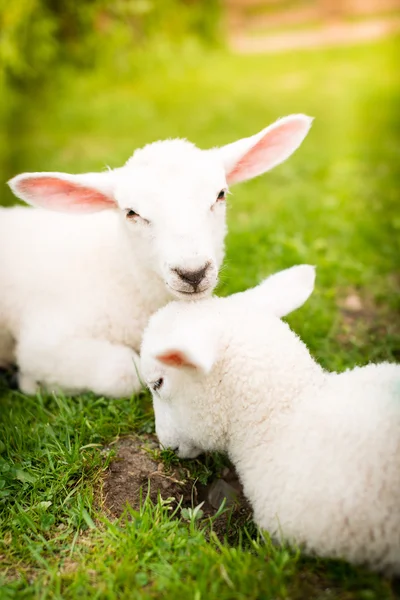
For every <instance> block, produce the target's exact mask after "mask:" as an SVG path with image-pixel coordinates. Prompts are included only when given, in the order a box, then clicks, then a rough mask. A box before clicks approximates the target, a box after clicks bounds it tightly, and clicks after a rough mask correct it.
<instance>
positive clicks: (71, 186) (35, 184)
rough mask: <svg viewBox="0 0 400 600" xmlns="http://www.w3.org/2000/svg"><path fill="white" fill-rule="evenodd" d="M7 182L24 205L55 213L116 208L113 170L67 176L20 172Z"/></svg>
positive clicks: (64, 174) (86, 211) (62, 174)
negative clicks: (31, 205)
mask: <svg viewBox="0 0 400 600" xmlns="http://www.w3.org/2000/svg"><path fill="white" fill-rule="evenodd" d="M8 185H9V186H10V188H11V189H12V191H13V192H14V194H15V195H16V196H18V198H21V200H24V201H25V202H27V203H28V204H33V205H34V206H39V207H41V208H46V209H48V210H54V211H58V212H72V213H91V212H96V211H99V210H105V209H108V208H116V207H117V203H116V201H115V199H114V196H113V194H114V181H113V171H105V172H103V173H85V174H83V175H69V174H67V173H22V175H17V176H16V177H14V178H13V179H10V181H9V182H8Z"/></svg>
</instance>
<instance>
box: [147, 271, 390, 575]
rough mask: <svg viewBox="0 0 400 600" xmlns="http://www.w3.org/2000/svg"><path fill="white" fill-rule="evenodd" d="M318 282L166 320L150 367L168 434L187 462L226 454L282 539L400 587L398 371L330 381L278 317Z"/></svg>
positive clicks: (307, 278)
mask: <svg viewBox="0 0 400 600" xmlns="http://www.w3.org/2000/svg"><path fill="white" fill-rule="evenodd" d="M313 282H314V270H313V268H312V267H308V266H301V267H294V268H292V269H288V270H286V271H282V272H281V273H278V274H276V275H275V276H272V277H270V278H269V279H267V280H266V281H265V282H264V283H263V284H261V285H260V286H258V287H257V288H254V289H253V290H248V291H247V292H243V293H241V294H236V295H234V296H231V297H230V298H212V299H209V300H204V301H202V302H196V303H193V304H190V305H189V304H185V305H183V304H182V303H179V302H173V303H171V304H170V305H168V306H167V307H165V308H163V309H161V310H160V311H159V312H158V313H156V314H155V315H154V316H153V317H152V318H151V319H150V323H149V325H148V328H147V330H146V331H145V334H144V338H143V344H142V354H141V361H142V365H141V366H142V374H143V377H144V379H145V381H146V382H147V384H148V386H149V387H150V388H151V389H152V390H153V392H152V393H153V400H154V409H155V416H156V431H157V434H158V437H159V440H160V443H161V444H162V445H163V446H168V447H172V448H174V449H175V450H177V452H178V454H179V456H181V457H194V456H197V455H198V454H199V453H200V452H202V451H211V450H217V451H222V452H226V453H228V455H229V456H230V458H231V460H232V462H233V463H234V465H235V467H236V469H237V472H238V474H239V477H240V479H241V481H242V483H243V486H244V492H245V494H246V496H247V498H248V499H249V500H250V502H251V504H252V507H253V510H254V518H255V521H256V522H257V524H258V525H259V526H260V527H261V528H263V529H266V530H268V531H269V532H270V533H271V534H272V535H273V536H274V537H276V538H278V539H281V540H282V539H285V540H287V541H289V542H290V543H292V544H295V545H298V546H301V547H304V549H305V550H306V551H307V552H311V553H317V554H319V555H321V556H326V557H341V558H345V559H347V560H349V561H351V562H354V563H356V564H361V563H362V564H367V565H369V566H370V567H371V568H374V569H377V570H383V571H386V572H388V573H395V574H400V365H394V364H388V363H382V364H380V365H375V364H370V365H368V366H366V367H361V368H355V369H353V370H349V371H346V372H345V373H342V374H336V373H328V372H326V371H324V370H323V369H322V368H321V367H320V366H319V365H318V364H317V363H316V362H315V361H314V360H313V359H312V358H311V356H310V353H309V351H308V350H307V348H306V346H305V345H304V343H303V342H302V341H301V340H300V339H299V338H298V337H297V336H296V335H295V334H294V333H293V332H292V331H291V330H290V328H289V327H288V325H287V324H286V323H284V322H282V321H281V320H280V318H279V317H281V316H283V315H284V314H287V313H288V312H290V311H291V310H293V309H294V308H296V307H298V306H299V305H300V304H301V303H302V302H304V301H305V300H306V298H307V296H308V295H309V294H310V293H311V291H312V288H313ZM160 380H162V382H161V383H160Z"/></svg>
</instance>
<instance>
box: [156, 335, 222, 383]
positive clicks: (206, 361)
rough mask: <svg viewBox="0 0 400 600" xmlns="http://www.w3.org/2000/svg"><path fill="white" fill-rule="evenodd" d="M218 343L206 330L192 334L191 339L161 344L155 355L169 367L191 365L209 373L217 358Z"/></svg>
mask: <svg viewBox="0 0 400 600" xmlns="http://www.w3.org/2000/svg"><path fill="white" fill-rule="evenodd" d="M216 350H217V349H216V344H215V340H213V338H212V336H211V335H207V332H206V331H202V332H198V333H197V334H194V335H191V337H190V339H187V338H186V339H182V340H180V341H178V340H173V341H171V342H169V343H165V344H164V345H162V346H160V347H159V348H158V349H157V350H156V351H155V352H154V353H153V356H154V358H156V359H157V360H159V361H160V362H161V363H163V364H164V365H168V366H169V367H176V368H181V367H191V368H194V369H199V370H200V371H202V372H203V373H205V374H207V373H209V372H210V371H211V369H212V367H213V365H214V363H215V359H216V353H217V352H216Z"/></svg>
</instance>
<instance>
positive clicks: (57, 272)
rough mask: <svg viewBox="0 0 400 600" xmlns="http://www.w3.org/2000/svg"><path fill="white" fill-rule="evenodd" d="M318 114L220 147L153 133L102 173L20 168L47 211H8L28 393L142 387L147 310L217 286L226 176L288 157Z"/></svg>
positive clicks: (1, 333) (0, 263)
mask: <svg viewBox="0 0 400 600" xmlns="http://www.w3.org/2000/svg"><path fill="white" fill-rule="evenodd" d="M311 120H312V119H310V118H309V117H307V116H305V115H291V116H289V117H285V118H283V119H280V120H279V121H277V122H275V123H274V124H272V125H271V126H270V127H267V128H266V129H264V130H263V131H261V132H260V133H258V134H256V135H254V136H252V137H249V138H245V139H242V140H239V141H237V142H234V143H232V144H228V145H227V146H224V147H221V148H214V149H212V150H200V149H198V148H196V147H195V146H194V145H192V144H190V143H189V142H187V141H185V140H168V141H162V142H155V143H153V144H150V145H148V146H146V147H145V148H143V149H140V150H137V151H136V152H135V153H134V155H133V156H132V158H130V159H129V160H128V162H127V163H126V165H125V166H123V167H122V168H118V169H114V170H110V171H106V172H103V173H87V174H84V175H68V174H63V173H24V174H23V175H18V176H17V177H14V179H12V180H11V181H10V182H9V183H10V186H11V188H12V190H13V192H14V193H15V195H16V196H18V197H19V198H22V200H25V201H26V202H28V203H30V204H33V205H35V206H37V207H39V208H37V209H35V210H32V209H28V208H25V207H16V208H9V209H0V289H1V296H0V367H4V366H7V365H9V364H13V363H14V364H15V363H16V364H17V365H18V367H19V385H20V388H21V390H22V391H23V392H25V393H28V394H30V393H35V392H36V390H37V386H38V384H41V385H42V386H43V387H45V388H47V389H50V390H52V389H56V390H62V391H64V392H67V393H76V392H80V391H83V390H92V391H94V392H96V393H97V394H104V395H107V396H116V397H118V396H124V395H130V394H132V393H133V392H135V391H137V390H139V389H140V383H139V378H138V376H137V370H136V362H137V360H136V359H137V358H138V357H137V354H136V352H137V351H138V350H139V347H140V342H141V338H142V333H143V329H144V327H145V325H146V323H147V320H148V318H149V316H150V315H151V314H152V313H153V312H155V311H156V310H157V309H158V308H160V307H161V306H163V305H164V304H166V303H167V302H168V301H169V300H171V299H172V298H173V297H174V296H175V297H178V298H182V299H185V300H186V299H190V300H191V299H193V298H201V297H204V296H207V295H210V294H211V293H212V290H213V289H214V287H215V285H216V283H217V278H218V269H219V267H220V265H221V263H222V260H223V254H224V237H225V231H226V224H225V202H224V200H225V195H226V192H227V189H228V185H231V184H234V183H237V182H239V181H244V180H246V179H250V178H251V177H255V176H257V175H260V174H261V173H264V172H265V171H267V170H269V169H271V168H272V167H274V166H275V165H277V164H279V163H281V162H282V161H284V160H286V159H287V158H288V157H289V156H290V155H291V154H292V153H293V152H294V151H295V150H296V148H298V147H299V146H300V144H301V142H302V141H303V139H304V138H305V136H306V135H307V133H308V130H309V128H310V125H311ZM43 208H44V209H49V210H50V211H56V212H57V211H58V212H64V213H81V214H80V215H76V214H67V215H65V214H64V215H60V214H56V212H53V213H52V212H49V211H47V210H41V209H43ZM95 212H96V213H97V214H84V213H95Z"/></svg>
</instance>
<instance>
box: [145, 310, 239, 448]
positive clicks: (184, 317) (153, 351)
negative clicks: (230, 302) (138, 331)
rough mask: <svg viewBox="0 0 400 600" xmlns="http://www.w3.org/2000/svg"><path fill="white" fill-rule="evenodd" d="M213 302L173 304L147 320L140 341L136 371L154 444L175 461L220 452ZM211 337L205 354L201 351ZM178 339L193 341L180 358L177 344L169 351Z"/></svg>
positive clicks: (223, 425) (222, 437) (222, 431)
mask: <svg viewBox="0 0 400 600" xmlns="http://www.w3.org/2000/svg"><path fill="white" fill-rule="evenodd" d="M219 302H220V300H219V299H218V300H217V299H210V300H202V301H201V302H196V303H190V304H188V303H185V304H183V303H178V302H173V303H171V304H169V305H168V306H167V307H165V309H163V310H161V311H159V312H158V313H157V314H156V315H154V316H153V317H152V318H151V320H150V323H149V325H148V328H147V330H146V333H145V336H144V339H143V344H142V349H141V372H142V376H143V378H144V380H145V382H146V384H147V386H148V387H149V389H150V390H151V393H152V395H153V404H154V412H155V419H156V433H157V436H158V439H159V442H160V445H161V446H162V447H163V448H172V449H173V450H175V451H176V452H177V454H178V456H180V457H181V458H193V457H195V456H198V455H199V454H200V453H201V452H204V451H211V450H218V451H223V450H225V449H226V448H225V444H226V433H227V431H226V430H227V422H226V419H225V417H226V416H227V415H228V414H229V411H225V410H224V409H223V407H224V404H225V402H226V399H225V398H224V389H223V384H220V383H221V382H220V377H219V376H218V373H217V370H218V361H217V360H216V352H217V348H218V346H219V340H220V332H219V331H218V327H217V328H216V327H214V325H217V323H216V318H215V317H217V318H218V316H220V311H219V310H218V306H217V307H216V303H219ZM205 308H206V309H208V310H207V312H204V309H205ZM206 315H207V316H206ZM193 324H195V328H194V327H193ZM192 334H194V336H193V335H192ZM203 335H204V336H205V337H203ZM211 338H212V340H213V350H212V351H210V353H209V352H208V349H207V347H201V346H202V343H203V342H204V343H205V344H208V341H209V340H210V339H211ZM178 339H180V340H182V339H187V340H188V341H189V342H193V341H194V339H195V340H196V341H195V343H194V345H193V344H192V345H191V349H189V348H188V350H187V352H186V353H185V352H184V351H183V349H182V344H181V343H180V344H179V346H180V348H179V350H178V348H177V349H176V351H174V340H178ZM162 348H166V350H165V352H164V351H163V350H162ZM196 351H199V354H198V355H196ZM218 384H220V385H219V386H218ZM221 408H222V410H221Z"/></svg>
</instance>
